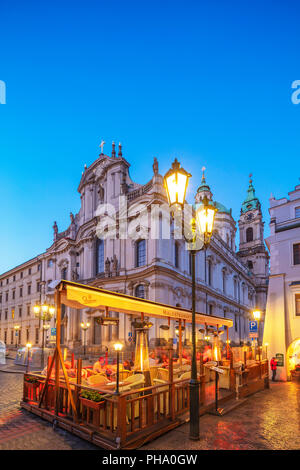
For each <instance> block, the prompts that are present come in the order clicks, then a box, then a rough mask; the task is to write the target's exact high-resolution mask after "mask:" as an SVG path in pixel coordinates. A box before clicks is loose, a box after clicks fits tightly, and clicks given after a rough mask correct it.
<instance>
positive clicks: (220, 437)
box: [142, 382, 300, 450]
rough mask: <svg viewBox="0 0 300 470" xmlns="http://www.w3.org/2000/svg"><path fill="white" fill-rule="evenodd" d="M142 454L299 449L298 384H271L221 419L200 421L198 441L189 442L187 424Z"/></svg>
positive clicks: (299, 401) (211, 418)
mask: <svg viewBox="0 0 300 470" xmlns="http://www.w3.org/2000/svg"><path fill="white" fill-rule="evenodd" d="M142 449H143V450H147V449H148V450H150V449H151V450H158V449H163V450H166V449H178V450H179V449H180V450H182V449H190V450H217V449H220V450H263V449H264V450H271V449H272V450H275V449H276V450H293V449H300V382H298V383H295V382H286V383H283V382H275V383H274V384H273V383H272V382H271V383H270V390H264V391H261V392H259V393H256V394H255V395H252V396H251V397H249V398H248V400H247V401H246V403H245V404H244V405H242V406H240V407H238V408H236V409H235V410H233V411H231V412H230V413H228V414H227V415H225V416H223V417H221V418H220V417H217V416H212V415H205V416H203V417H202V418H200V441H196V442H195V441H190V440H189V424H184V425H183V426H181V427H179V428H176V429H174V430H173V431H171V432H169V433H168V434H165V435H164V436H162V437H159V438H158V439H156V440H155V441H152V442H150V443H148V444H147V445H145V446H143V447H142Z"/></svg>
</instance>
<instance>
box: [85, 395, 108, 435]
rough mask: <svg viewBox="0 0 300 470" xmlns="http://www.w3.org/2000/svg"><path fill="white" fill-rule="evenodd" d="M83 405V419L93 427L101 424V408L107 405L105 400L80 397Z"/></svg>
mask: <svg viewBox="0 0 300 470" xmlns="http://www.w3.org/2000/svg"><path fill="white" fill-rule="evenodd" d="M79 399H80V401H81V405H82V420H83V422H85V423H86V424H88V425H89V426H92V427H93V428H97V429H98V428H99V426H100V410H101V409H103V408H104V406H105V400H101V401H93V400H88V399H87V398H83V397H79Z"/></svg>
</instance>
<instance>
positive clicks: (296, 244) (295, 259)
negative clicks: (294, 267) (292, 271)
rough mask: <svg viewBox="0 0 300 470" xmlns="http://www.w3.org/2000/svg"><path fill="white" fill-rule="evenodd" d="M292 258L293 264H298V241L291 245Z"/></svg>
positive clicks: (299, 256) (299, 252)
mask: <svg viewBox="0 0 300 470" xmlns="http://www.w3.org/2000/svg"><path fill="white" fill-rule="evenodd" d="M293 260H294V264H300V243H295V245H293Z"/></svg>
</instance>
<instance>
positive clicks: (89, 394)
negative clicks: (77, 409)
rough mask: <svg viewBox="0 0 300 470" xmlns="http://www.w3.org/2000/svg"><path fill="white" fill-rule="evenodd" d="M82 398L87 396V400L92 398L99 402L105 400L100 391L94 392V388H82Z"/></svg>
mask: <svg viewBox="0 0 300 470" xmlns="http://www.w3.org/2000/svg"><path fill="white" fill-rule="evenodd" d="M80 396H81V398H86V399H87V400H92V401H95V402H99V401H102V400H103V396H102V395H101V393H99V392H94V391H93V390H82V391H81V394H80Z"/></svg>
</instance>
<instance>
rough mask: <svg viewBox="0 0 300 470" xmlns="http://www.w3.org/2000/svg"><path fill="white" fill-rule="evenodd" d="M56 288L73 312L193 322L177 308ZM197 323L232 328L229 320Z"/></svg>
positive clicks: (68, 286)
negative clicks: (86, 310)
mask: <svg viewBox="0 0 300 470" xmlns="http://www.w3.org/2000/svg"><path fill="white" fill-rule="evenodd" d="M58 288H59V289H60V290H61V301H62V303H63V304H65V305H67V306H69V307H71V308H75V309H82V308H87V307H88V308H95V309H100V310H102V309H103V310H105V307H107V308H108V309H109V310H110V311H115V312H122V313H129V314H141V313H143V314H145V315H146V316H149V317H160V318H168V317H170V318H173V319H175V320H179V319H181V320H186V321H187V322H189V323H191V321H192V313H191V311H190V310H186V309H184V308H180V307H173V306H170V305H165V304H161V303H158V302H152V301H150V300H146V299H139V298H137V297H132V296H129V295H124V294H120V293H117V292H111V291H108V290H104V289H99V288H95V287H90V286H85V285H83V284H77V283H73V282H70V281H62V282H61V283H60V284H59V286H58ZM196 323H200V324H201V325H204V324H207V325H218V326H219V327H221V326H223V325H224V326H228V327H231V326H232V325H233V322H232V320H230V319H229V318H222V317H216V316H213V315H205V314H204V313H196Z"/></svg>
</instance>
